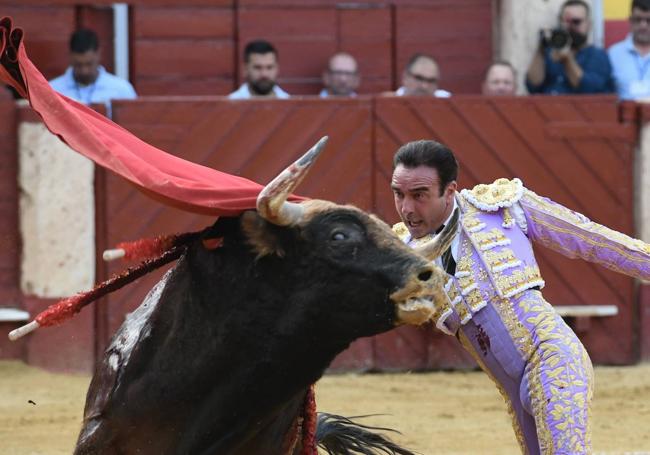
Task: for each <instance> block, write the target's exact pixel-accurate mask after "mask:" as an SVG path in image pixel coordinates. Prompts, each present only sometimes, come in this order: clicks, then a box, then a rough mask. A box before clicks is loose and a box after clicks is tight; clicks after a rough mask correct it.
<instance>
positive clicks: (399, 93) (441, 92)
mask: <svg viewBox="0 0 650 455" xmlns="http://www.w3.org/2000/svg"><path fill="white" fill-rule="evenodd" d="M405 91H406V89H405V88H404V87H400V88H398V89H397V90H395V95H396V96H404V92H405ZM433 96H434V97H435V98H449V97H450V96H451V92H448V91H447V90H442V89H440V88H439V89H438V90H436V91H435V92H433Z"/></svg>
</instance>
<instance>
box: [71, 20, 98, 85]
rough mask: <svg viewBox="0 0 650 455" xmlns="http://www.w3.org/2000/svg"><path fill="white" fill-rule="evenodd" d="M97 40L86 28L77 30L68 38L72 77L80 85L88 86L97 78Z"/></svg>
mask: <svg viewBox="0 0 650 455" xmlns="http://www.w3.org/2000/svg"><path fill="white" fill-rule="evenodd" d="M99 57H100V55H99V39H98V38H97V34H96V33H95V32H93V31H92V30H89V29H87V28H82V29H79V30H77V31H76V32H74V33H73V34H72V36H71V37H70V66H71V67H72V76H73V77H74V80H75V81H76V82H77V83H78V84H80V85H90V84H92V83H93V82H95V80H96V79H97V76H99Z"/></svg>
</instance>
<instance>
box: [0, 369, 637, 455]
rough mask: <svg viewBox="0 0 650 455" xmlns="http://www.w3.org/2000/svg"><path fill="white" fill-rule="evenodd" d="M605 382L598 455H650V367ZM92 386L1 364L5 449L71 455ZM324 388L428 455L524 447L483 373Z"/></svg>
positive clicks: (361, 379) (5, 454)
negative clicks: (518, 441)
mask: <svg viewBox="0 0 650 455" xmlns="http://www.w3.org/2000/svg"><path fill="white" fill-rule="evenodd" d="M596 381H597V384H596V394H595V399H594V418H593V443H594V453H596V454H601V455H604V454H608V455H613V454H619V455H623V454H625V453H627V454H630V455H631V454H635V455H640V454H642V453H644V454H648V455H650V365H641V366H635V367H628V368H612V367H599V368H596ZM88 382H89V378H88V377H87V376H71V375H57V374H51V373H46V372H44V371H42V370H39V369H36V368H31V367H27V366H25V365H24V364H22V363H19V362H7V361H4V362H0V454H2V455H14V454H19V455H31V454H46V455H56V454H69V453H71V452H72V448H73V446H74V442H75V439H76V435H77V432H78V430H79V424H80V419H81V413H82V408H83V404H84V397H85V393H86V388H87V386H88ZM316 393H317V395H316V399H317V403H318V407H319V409H321V410H324V411H329V412H334V413H338V414H343V415H359V414H369V413H383V414H385V415H383V416H376V417H373V418H369V419H366V422H367V423H370V424H375V425H381V426H390V427H393V428H395V429H398V430H399V431H401V432H402V433H403V434H402V435H397V436H395V437H394V439H395V440H397V441H399V442H400V443H402V444H404V445H406V446H408V447H409V448H411V449H413V450H415V451H418V452H421V453H423V454H498V455H506V454H518V453H519V450H518V448H517V445H516V442H515V439H514V435H513V434H512V430H511V427H510V422H509V418H508V416H507V414H506V411H505V406H504V404H503V401H502V400H501V398H500V396H499V395H498V394H497V392H496V389H495V387H494V386H493V385H492V384H491V383H490V382H489V380H488V379H487V377H486V376H485V375H484V374H482V373H480V372H453V373H449V372H436V373H413V374H368V375H333V376H326V377H325V378H324V379H322V380H321V381H320V382H319V385H318V388H317V392H316ZM30 400H31V401H30Z"/></svg>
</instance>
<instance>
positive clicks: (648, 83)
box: [607, 35, 650, 100]
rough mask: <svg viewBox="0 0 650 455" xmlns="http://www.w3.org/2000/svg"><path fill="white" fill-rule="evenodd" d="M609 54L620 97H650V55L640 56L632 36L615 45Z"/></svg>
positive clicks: (626, 98) (632, 98) (628, 98)
mask: <svg viewBox="0 0 650 455" xmlns="http://www.w3.org/2000/svg"><path fill="white" fill-rule="evenodd" d="M607 52H608V53H609V59H610V60H611V62H612V69H613V71H614V82H615V85H616V91H617V92H618V96H619V97H620V98H621V99H624V100H634V99H639V98H648V97H650V55H646V56H645V57H641V56H640V55H639V53H638V52H637V50H636V49H635V47H634V42H633V41H632V35H628V37H627V38H625V39H624V40H623V41H619V42H618V43H615V44H613V45H612V46H611V47H610V48H609V50H608V51H607Z"/></svg>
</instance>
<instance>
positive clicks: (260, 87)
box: [228, 40, 289, 100]
mask: <svg viewBox="0 0 650 455" xmlns="http://www.w3.org/2000/svg"><path fill="white" fill-rule="evenodd" d="M279 71H280V66H279V65H278V51H277V50H276V49H275V47H273V45H272V44H271V43H269V42H268V41H264V40H257V41H251V42H250V43H248V44H247V45H246V47H245V48H244V79H245V80H246V82H244V83H243V84H242V85H241V87H239V88H238V89H237V90H236V91H234V92H232V93H231V94H230V95H228V98H230V99H232V100H242V99H250V98H289V94H288V93H287V92H285V91H284V90H282V89H281V88H280V87H279V86H278V85H277V83H276V81H277V78H278V73H279Z"/></svg>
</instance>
